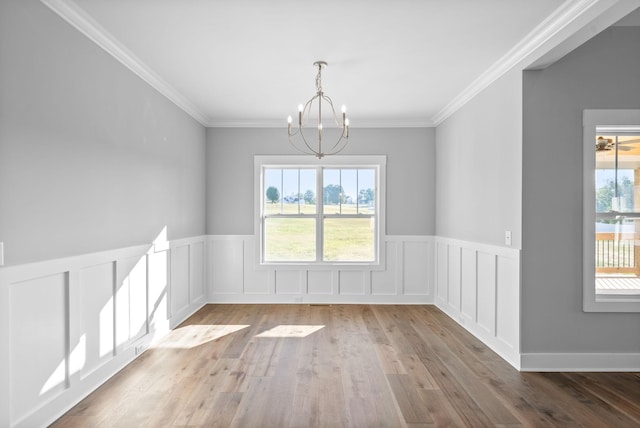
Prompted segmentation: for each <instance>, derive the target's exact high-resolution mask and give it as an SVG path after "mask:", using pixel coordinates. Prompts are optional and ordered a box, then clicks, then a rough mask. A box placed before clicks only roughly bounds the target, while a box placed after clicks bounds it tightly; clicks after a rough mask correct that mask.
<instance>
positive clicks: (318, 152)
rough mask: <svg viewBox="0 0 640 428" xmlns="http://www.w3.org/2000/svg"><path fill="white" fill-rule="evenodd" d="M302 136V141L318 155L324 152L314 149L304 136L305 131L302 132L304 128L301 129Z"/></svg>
mask: <svg viewBox="0 0 640 428" xmlns="http://www.w3.org/2000/svg"><path fill="white" fill-rule="evenodd" d="M300 136H301V137H302V141H303V142H304V145H305V146H307V148H308V149H309V150H311V152H312V153H313V154H314V155H316V156H318V155H321V154H322V152H321V151H320V150H314V149H313V147H311V146H310V145H309V143H308V142H307V139H306V138H305V137H304V132H302V129H300Z"/></svg>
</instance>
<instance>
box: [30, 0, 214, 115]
mask: <svg viewBox="0 0 640 428" xmlns="http://www.w3.org/2000/svg"><path fill="white" fill-rule="evenodd" d="M40 2H41V3H42V4H44V5H45V6H47V7H48V8H49V9H51V10H52V11H53V12H55V13H56V14H58V15H59V16H60V17H61V18H62V19H64V20H65V21H67V22H68V23H69V24H71V26H73V27H74V28H76V29H77V30H78V31H80V32H81V33H82V34H84V35H85V36H87V37H88V38H89V39H90V40H91V41H93V42H94V43H95V44H97V45H98V46H99V47H101V48H102V49H104V50H105V51H106V52H107V53H109V54H110V55H111V56H113V57H114V58H115V59H117V60H118V61H120V63H122V64H123V65H124V66H125V67H127V68H128V69H129V70H131V71H132V72H133V73H134V74H136V75H137V76H138V77H140V78H141V79H142V80H144V81H145V82H147V83H148V84H149V85H151V87H153V88H154V89H156V90H157V91H158V92H160V93H161V94H162V95H164V96H165V97H167V98H168V99H169V100H170V101H172V102H173V103H174V104H175V105H177V106H178V107H180V108H181V109H182V110H184V111H185V112H186V113H187V114H188V115H189V116H191V117H192V118H194V119H195V120H196V121H198V122H200V124H202V125H203V126H207V123H208V122H209V118H208V117H207V116H206V115H205V114H204V113H203V112H202V111H200V109H198V108H197V107H196V106H195V105H194V104H193V103H191V101H189V100H188V99H187V98H186V97H185V96H183V95H182V94H181V93H180V92H178V91H177V90H176V89H175V88H174V87H173V86H171V85H170V84H168V83H167V82H166V81H165V80H164V79H162V78H161V77H160V76H159V75H158V74H157V73H155V72H154V71H153V70H152V69H151V68H150V67H149V66H147V65H146V64H145V63H144V62H143V61H142V60H140V58H138V57H136V56H135V55H134V54H133V53H132V52H131V51H129V50H128V49H127V48H126V47H124V46H123V45H122V44H121V43H120V42H118V41H117V40H116V38H115V37H113V36H112V35H111V34H109V32H108V31H107V30H105V29H104V28H103V27H102V26H100V24H98V23H97V22H96V21H95V20H93V19H92V18H91V17H90V16H89V15H88V14H87V13H86V12H85V11H84V10H82V8H80V7H79V6H78V5H77V4H75V3H74V2H73V1H71V0H40Z"/></svg>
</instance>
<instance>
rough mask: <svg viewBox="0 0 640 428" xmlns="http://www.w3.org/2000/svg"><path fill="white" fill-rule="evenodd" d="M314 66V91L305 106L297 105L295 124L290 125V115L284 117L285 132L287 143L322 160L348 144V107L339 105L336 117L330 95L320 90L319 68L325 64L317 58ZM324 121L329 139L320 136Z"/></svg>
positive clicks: (320, 71) (320, 72)
mask: <svg viewBox="0 0 640 428" xmlns="http://www.w3.org/2000/svg"><path fill="white" fill-rule="evenodd" d="M313 65H314V66H315V67H317V68H318V74H317V75H316V94H315V95H314V96H313V97H312V98H311V99H310V100H309V101H307V103H306V104H305V105H304V106H303V105H302V104H300V105H299V106H298V124H297V126H295V127H294V126H292V121H293V119H292V118H291V116H289V117H288V118H287V122H288V123H289V125H288V134H289V142H290V143H291V145H292V146H293V147H294V148H295V149H296V150H298V151H300V152H302V153H305V154H308V155H314V156H315V157H317V158H318V159H322V158H323V157H324V156H326V155H335V154H337V153H340V152H341V151H342V150H343V149H344V148H345V147H346V146H347V141H349V119H347V108H346V107H345V106H342V115H341V116H338V115H337V114H336V110H335V108H334V107H333V102H332V101H331V98H329V97H328V96H327V95H325V94H324V92H323V91H322V69H323V68H325V67H326V66H327V63H326V62H325V61H316V62H314V63H313ZM323 103H324V104H325V105H327V106H328V107H329V109H328V110H330V111H323V110H322V108H323ZM316 104H317V106H316ZM314 112H315V114H314ZM323 113H325V114H328V115H329V119H328V120H326V119H325V117H323ZM323 120H325V122H324V123H326V124H327V128H331V131H327V134H328V135H327V136H326V137H327V140H328V141H324V140H323V139H322V137H323V135H322V132H323V128H324V126H323ZM334 126H335V129H334Z"/></svg>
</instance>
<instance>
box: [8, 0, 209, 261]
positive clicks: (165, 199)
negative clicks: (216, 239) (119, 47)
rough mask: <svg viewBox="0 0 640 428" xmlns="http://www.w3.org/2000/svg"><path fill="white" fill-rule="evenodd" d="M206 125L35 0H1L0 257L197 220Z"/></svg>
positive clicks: (134, 238)
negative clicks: (2, 247)
mask: <svg viewBox="0 0 640 428" xmlns="http://www.w3.org/2000/svg"><path fill="white" fill-rule="evenodd" d="M204 155H205V128H204V127H202V126H201V125H200V124H198V123H197V122H195V121H194V120H193V119H192V118H191V117H189V116H187V115H186V114H185V113H184V112H183V111H182V110H180V109H179V108H177V107H176V106H175V105H174V104H173V103H171V102H170V101H168V100H167V99H166V98H165V97H163V96H162V95H160V94H159V93H158V92H156V91H155V90H154V89H152V88H151V87H150V86H148V85H147V84H146V83H144V82H143V81H142V80H140V79H139V78H138V77H137V76H135V75H134V74H133V73H132V72H131V71H129V70H128V69H126V68H125V67H124V66H122V65H121V64H120V63H119V62H117V61H116V60H114V59H113V58H112V57H111V56H109V55H108V54H107V53H105V52H104V51H103V50H102V49H100V48H99V47H98V46H96V45H95V44H94V43H92V42H91V41H90V40H89V39H87V37H85V36H84V35H82V34H81V33H80V32H78V31H77V30H76V29H74V28H72V27H71V26H70V25H69V24H67V23H66V22H64V21H63V20H62V19H61V18H59V17H58V16H57V15H55V14H54V13H53V12H52V11H50V10H49V9H48V8H46V7H45V6H44V5H42V4H41V3H40V2H38V1H35V0H26V1H18V0H9V1H2V2H0V241H3V242H4V243H5V261H6V264H18V263H24V262H32V261H39V260H45V259H52V258H58V257H64V256H69V255H76V254H82V253H87V252H93V251H99V250H105V249H112V248H120V247H126V246H130V245H136V244H142V243H148V242H152V241H153V239H154V238H155V237H156V236H157V235H158V233H159V232H160V231H161V230H162V229H163V228H164V227H165V226H167V231H168V237H169V238H170V239H174V238H181V237H187V236H194V235H200V234H203V233H204V231H205V218H204V213H205V204H204V199H205V191H204V185H205V164H204Z"/></svg>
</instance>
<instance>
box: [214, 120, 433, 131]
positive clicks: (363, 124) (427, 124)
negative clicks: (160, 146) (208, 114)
mask: <svg viewBox="0 0 640 428" xmlns="http://www.w3.org/2000/svg"><path fill="white" fill-rule="evenodd" d="M206 126H207V127H208V128H286V127H287V122H286V120H279V119H255V120H211V121H209V122H207V123H206ZM434 126H435V125H434V124H433V122H431V121H429V120H394V119H388V120H375V119H362V120H358V121H356V122H355V123H353V121H352V122H351V124H350V125H349V127H350V128H354V129H358V128H433V127H434Z"/></svg>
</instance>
